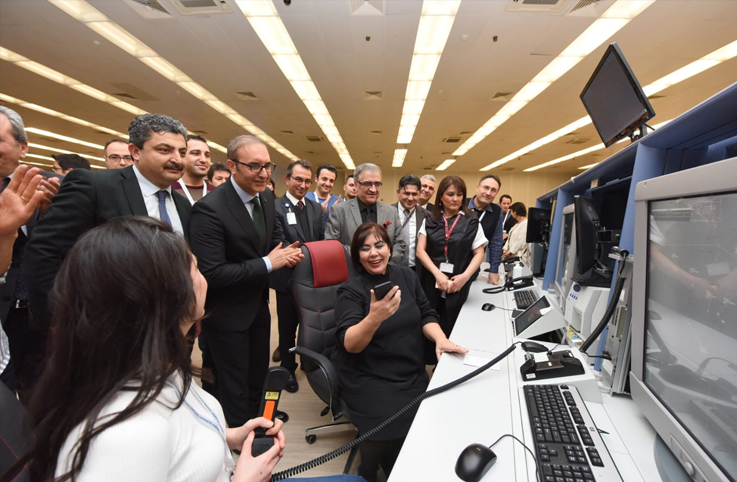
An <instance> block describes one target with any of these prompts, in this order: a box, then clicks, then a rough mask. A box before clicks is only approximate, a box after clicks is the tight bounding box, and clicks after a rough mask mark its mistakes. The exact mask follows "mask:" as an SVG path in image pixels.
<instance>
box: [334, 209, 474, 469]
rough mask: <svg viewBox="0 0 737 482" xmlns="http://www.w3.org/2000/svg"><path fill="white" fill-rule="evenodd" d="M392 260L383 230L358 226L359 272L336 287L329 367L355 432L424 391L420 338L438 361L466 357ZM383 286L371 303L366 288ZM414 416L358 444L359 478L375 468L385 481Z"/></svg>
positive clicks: (355, 256) (411, 278) (413, 279)
mask: <svg viewBox="0 0 737 482" xmlns="http://www.w3.org/2000/svg"><path fill="white" fill-rule="evenodd" d="M391 256H392V242H391V240H390V239H389V235H388V234H387V232H386V229H384V228H383V227H382V226H380V225H378V224H375V223H364V224H362V225H361V226H359V227H358V229H357V230H356V232H355V234H354V235H353V240H352V242H351V259H352V261H353V266H354V268H355V269H356V271H357V273H358V274H357V275H356V276H352V277H351V278H349V279H348V280H347V281H346V282H345V283H343V284H342V285H341V286H340V288H339V289H338V300H337V303H336V306H335V313H336V317H337V318H338V320H337V326H338V328H337V331H336V336H337V338H338V344H337V345H336V349H335V351H334V352H333V356H332V361H333V363H334V365H335V367H336V370H337V371H338V376H339V377H340V383H341V388H342V396H343V399H344V400H345V402H346V404H347V405H348V408H349V410H350V414H351V422H353V423H354V424H355V425H356V427H357V428H358V432H359V433H361V434H363V433H366V432H367V431H369V430H371V429H372V428H374V427H376V426H377V425H379V424H380V423H381V422H383V421H384V420H386V419H387V418H389V417H390V416H391V415H393V414H394V413H396V412H398V411H399V410H400V409H401V408H402V407H404V406H405V405H407V403H409V402H410V401H411V400H412V399H414V398H415V397H417V396H418V395H420V394H422V393H423V392H424V391H425V390H426V389H427V384H428V376H427V372H426V371H425V363H424V355H423V336H424V337H427V338H428V339H430V340H432V341H433V342H434V343H435V352H436V356H437V357H438V358H439V357H440V355H441V354H442V353H445V352H456V353H466V352H467V350H465V349H464V348H461V347H459V346H458V345H455V344H453V343H451V342H450V341H449V340H448V339H447V338H446V336H445V335H444V334H443V331H442V330H441V329H440V326H439V325H438V315H437V313H436V312H435V310H433V309H432V308H431V307H430V305H429V303H428V302H427V298H426V297H425V294H424V292H423V291H422V288H420V284H419V282H418V280H417V276H416V275H415V273H414V272H413V271H412V270H410V269H409V268H407V267H401V266H390V265H389V260H390V259H391ZM386 281H390V282H391V283H392V284H393V285H394V286H393V287H392V288H391V290H390V291H389V292H388V293H387V295H386V296H384V297H383V298H382V299H381V300H377V299H376V294H375V293H374V290H373V288H374V287H375V286H377V285H380V284H381V283H384V282H386ZM416 410H417V409H415V410H414V411H411V412H410V413H407V414H406V415H405V416H403V417H402V418H400V419H399V420H397V421H396V422H394V423H393V424H391V425H389V426H388V427H387V428H385V429H384V430H382V431H381V432H379V433H378V434H376V435H375V436H374V437H373V438H371V439H369V440H368V441H366V442H364V443H363V444H361V445H360V450H361V466H360V467H359V469H358V475H361V476H363V477H364V478H365V479H366V480H368V481H369V482H373V481H375V480H376V472H377V470H378V468H379V465H381V466H382V468H383V469H384V473H385V474H386V475H387V476H388V475H389V473H390V472H391V469H392V467H393V466H394V461H395V460H396V458H397V455H398V454H399V449H400V448H401V447H402V442H403V441H404V438H405V436H406V435H407V432H408V431H409V427H410V425H411V424H412V419H413V418H414V415H415V413H416Z"/></svg>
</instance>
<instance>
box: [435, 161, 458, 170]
mask: <svg viewBox="0 0 737 482" xmlns="http://www.w3.org/2000/svg"><path fill="white" fill-rule="evenodd" d="M454 162H456V160H455V159H446V160H445V161H443V163H442V164H440V165H439V166H438V167H436V168H435V170H436V171H445V170H446V169H448V167H450V165H451V164H453V163H454Z"/></svg>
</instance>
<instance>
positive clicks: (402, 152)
mask: <svg viewBox="0 0 737 482" xmlns="http://www.w3.org/2000/svg"><path fill="white" fill-rule="evenodd" d="M405 157H407V149H395V150H394V159H392V167H402V164H403V163H404V158H405Z"/></svg>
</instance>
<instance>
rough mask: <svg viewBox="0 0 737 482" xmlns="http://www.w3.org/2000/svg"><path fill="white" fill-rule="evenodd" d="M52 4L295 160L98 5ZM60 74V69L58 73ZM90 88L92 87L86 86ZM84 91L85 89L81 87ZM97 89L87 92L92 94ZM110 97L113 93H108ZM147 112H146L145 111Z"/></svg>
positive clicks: (57, 0)
mask: <svg viewBox="0 0 737 482" xmlns="http://www.w3.org/2000/svg"><path fill="white" fill-rule="evenodd" d="M48 1H49V2H50V3H52V4H53V5H55V6H56V7H58V8H59V9H61V10H62V11H64V12H65V13H67V14H68V15H70V16H71V17H73V18H75V19H76V20H78V21H80V22H82V23H84V24H85V25H87V26H88V27H89V28H91V29H92V30H94V31H95V32H97V33H98V34H100V35H101V36H103V37H105V38H106V39H107V40H109V41H110V42H112V43H113V44H115V45H116V46H117V47H120V48H121V49H123V50H124V51H126V52H127V53H128V54H130V55H132V56H133V57H136V58H137V59H138V60H140V61H141V62H143V63H144V64H146V65H147V66H149V67H150V68H151V69H153V70H154V71H156V72H157V73H158V74H160V75H162V76H163V77H165V78H166V79H167V80H170V81H171V82H174V83H175V84H177V85H178V86H179V87H181V88H182V89H184V90H186V91H187V92H189V93H190V94H192V95H193V96H194V97H196V98H197V99H199V100H201V101H202V102H204V103H205V104H207V105H209V106H210V107H212V108H213V109H215V110H216V111H217V112H218V113H220V114H222V115H224V116H225V117H227V118H228V119H230V120H231V121H232V122H234V123H236V124H237V125H238V126H240V127H242V128H243V129H245V130H246V131H248V132H250V133H252V134H253V135H255V136H256V137H258V138H260V139H261V140H262V141H264V142H265V143H266V144H268V145H269V146H271V147H272V148H273V149H274V150H276V151H277V152H279V153H280V154H282V155H283V156H285V157H286V158H288V159H290V160H292V161H295V160H297V159H298V158H297V156H295V155H294V154H292V153H291V152H290V151H289V150H288V149H287V148H285V147H284V146H282V145H281V144H279V143H278V142H276V140H274V139H273V138H272V137H271V136H269V135H267V134H266V133H265V132H264V131H262V130H261V129H259V128H258V127H256V126H255V124H253V123H252V122H251V121H249V120H248V119H246V118H245V117H243V116H242V115H240V114H238V113H237V112H236V111H235V110H234V109H232V108H231V107H230V106H228V105H227V104H225V103H224V102H222V101H221V100H219V99H218V98H217V97H215V96H214V95H213V94H212V93H210V92H209V91H208V90H207V89H205V88H204V87H202V86H201V85H200V84H198V83H197V82H195V81H193V80H192V79H191V78H190V77H189V76H187V75H186V74H185V73H184V72H182V71H181V70H179V69H178V68H177V67H175V66H174V64H172V63H171V62H169V61H168V60H166V59H165V58H164V57H161V56H160V55H159V54H157V53H156V52H155V51H154V50H153V49H150V48H149V47H148V46H147V45H146V44H144V43H143V42H141V41H140V40H138V38H136V37H134V36H133V35H131V34H130V33H129V32H128V31H127V30H125V29H124V28H122V27H121V26H120V25H118V24H117V23H115V22H113V21H112V20H110V19H109V18H108V17H107V16H105V15H104V14H103V13H102V12H100V11H99V10H97V9H96V8H95V7H93V6H92V5H90V4H89V3H87V2H86V1H84V0H48ZM57 74H58V72H57ZM86 87H88V89H92V87H89V86H86ZM78 90H80V89H78ZM80 91H81V92H83V93H86V92H84V90H80ZM92 91H95V92H96V93H97V94H102V95H104V96H108V95H107V94H105V93H103V92H100V91H99V90H96V89H92ZM93 94H94V92H90V93H88V95H91V96H92V97H96V95H93ZM108 97H110V96H108ZM143 113H145V112H143ZM207 142H208V144H209V145H210V146H211V147H213V148H214V149H217V150H218V151H220V152H223V153H225V152H227V149H226V148H225V147H223V146H221V145H220V144H217V143H215V142H211V141H209V140H208V141H207Z"/></svg>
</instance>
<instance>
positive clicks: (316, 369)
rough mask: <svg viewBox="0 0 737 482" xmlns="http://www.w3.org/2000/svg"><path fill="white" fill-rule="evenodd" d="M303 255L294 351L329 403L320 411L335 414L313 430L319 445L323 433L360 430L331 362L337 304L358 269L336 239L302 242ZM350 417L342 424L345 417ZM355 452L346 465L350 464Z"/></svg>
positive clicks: (311, 439)
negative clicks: (351, 419)
mask: <svg viewBox="0 0 737 482" xmlns="http://www.w3.org/2000/svg"><path fill="white" fill-rule="evenodd" d="M302 253H303V254H304V256H305V257H304V259H303V260H302V262H301V263H299V264H298V265H297V267H296V268H295V270H294V275H293V276H292V280H291V286H292V293H293V294H294V300H295V302H296V303H297V306H298V308H299V314H300V325H299V327H300V328H299V334H298V337H297V347H296V348H294V351H295V353H297V354H298V355H300V357H301V363H302V368H303V369H304V371H305V374H306V375H307V381H308V382H309V384H310V386H311V387H312V390H313V391H314V392H315V393H316V394H317V396H318V397H320V399H321V400H322V401H324V402H325V403H327V404H328V405H327V407H325V409H324V410H323V411H322V413H321V414H320V415H321V416H325V415H327V414H328V413H332V421H333V422H334V423H331V424H327V425H321V426H319V427H312V428H308V429H307V430H306V432H305V440H306V441H307V443H309V444H313V443H315V440H317V436H318V435H319V434H326V433H335V432H343V431H346V430H356V428H355V427H354V426H353V424H352V423H351V422H350V418H351V417H350V413H349V411H348V408H347V407H346V405H345V403H344V402H343V400H342V399H341V397H340V383H339V381H338V374H337V372H336V371H335V368H334V367H333V364H332V363H331V362H330V356H331V355H332V353H333V349H334V348H335V345H336V343H337V340H336V338H335V330H336V316H335V303H336V300H337V291H338V287H339V286H340V284H341V283H343V282H344V281H345V280H347V279H348V276H349V275H350V274H351V273H352V271H353V269H352V266H351V262H350V255H349V254H348V252H347V249H346V248H345V247H344V246H343V245H342V244H340V242H338V241H336V240H329V241H315V242H312V243H305V244H303V245H302ZM342 417H344V418H346V419H347V421H344V422H337V423H336V421H337V420H338V419H340V418H342ZM354 455H355V451H351V455H350V456H349V458H348V462H347V463H346V472H347V470H348V469H349V468H350V466H351V464H352V462H353V457H354Z"/></svg>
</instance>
